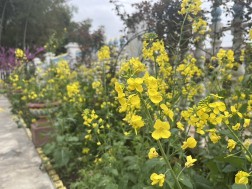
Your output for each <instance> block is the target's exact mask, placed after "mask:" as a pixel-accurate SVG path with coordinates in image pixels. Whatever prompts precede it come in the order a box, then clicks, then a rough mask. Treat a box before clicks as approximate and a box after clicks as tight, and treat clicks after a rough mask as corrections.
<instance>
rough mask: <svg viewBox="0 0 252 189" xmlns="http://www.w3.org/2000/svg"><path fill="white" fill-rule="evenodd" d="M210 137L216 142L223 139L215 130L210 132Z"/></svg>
mask: <svg viewBox="0 0 252 189" xmlns="http://www.w3.org/2000/svg"><path fill="white" fill-rule="evenodd" d="M209 137H210V140H211V141H212V142H213V143H214V144H215V143H217V142H219V140H220V139H221V136H219V135H217V134H216V133H215V132H210V133H209Z"/></svg>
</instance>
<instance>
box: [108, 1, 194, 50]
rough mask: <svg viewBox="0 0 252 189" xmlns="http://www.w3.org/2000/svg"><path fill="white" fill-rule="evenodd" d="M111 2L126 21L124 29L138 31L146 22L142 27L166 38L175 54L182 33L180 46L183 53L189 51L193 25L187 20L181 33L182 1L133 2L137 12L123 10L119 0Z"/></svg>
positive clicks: (167, 44) (169, 48) (167, 45)
mask: <svg viewBox="0 0 252 189" xmlns="http://www.w3.org/2000/svg"><path fill="white" fill-rule="evenodd" d="M110 2H111V3H113V4H114V6H115V11H116V13H117V15H118V16H119V17H120V18H121V20H122V21H123V22H124V25H125V29H124V31H126V32H129V31H133V32H134V31H135V32H136V29H137V27H138V26H139V24H140V23H144V24H143V28H141V29H142V30H145V31H146V32H155V33H156V34H157V35H158V38H159V39H163V40H164V43H165V46H166V47H167V50H168V51H169V53H170V54H174V51H175V50H176V49H177V42H178V41H179V38H180V37H181V35H182V36H183V37H182V41H181V43H180V47H179V48H180V50H181V51H182V54H183V52H185V51H187V47H188V45H189V42H190V40H189V39H190V37H192V32H191V25H190V24H189V22H188V20H186V21H185V22H184V26H183V27H184V30H183V32H182V33H181V24H182V21H183V16H181V15H179V14H178V11H179V10H180V5H181V1H179V0H159V1H157V2H155V3H154V4H153V3H151V1H142V2H140V3H136V4H132V6H133V7H135V9H136V12H134V13H132V14H129V13H127V12H126V11H123V10H122V7H123V5H121V4H120V3H119V1H118V0H110ZM138 30H139V28H138ZM136 37H137V36H136Z"/></svg>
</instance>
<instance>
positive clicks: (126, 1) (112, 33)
mask: <svg viewBox="0 0 252 189" xmlns="http://www.w3.org/2000/svg"><path fill="white" fill-rule="evenodd" d="M141 1H142V0H120V2H121V3H122V4H123V5H124V6H125V7H126V10H127V12H133V11H134V9H133V8H132V7H131V6H130V5H131V4H132V3H137V2H141ZM152 1H155V0H152ZM204 1H206V0H204ZM69 4H70V5H73V6H75V7H76V8H77V12H75V13H74V15H73V20H74V21H77V22H79V21H83V20H86V19H88V18H89V19H92V25H93V29H97V28H98V27H99V26H104V27H105V33H106V39H107V40H108V41H109V40H114V39H115V38H117V39H118V38H120V36H121V35H122V33H120V32H119V31H120V30H121V29H123V23H122V21H121V20H120V18H119V17H118V16H117V15H116V13H115V10H114V5H113V4H111V3H109V0H69ZM202 8H203V9H205V10H206V9H208V10H209V8H210V6H209V4H203V6H202ZM222 19H223V21H224V22H225V20H226V19H227V18H225V14H222ZM224 25H225V24H224ZM229 33H230V32H229ZM230 36H231V35H230V34H228V35H227V36H226V37H224V38H223V45H222V46H230V45H231V43H232V39H231V38H230Z"/></svg>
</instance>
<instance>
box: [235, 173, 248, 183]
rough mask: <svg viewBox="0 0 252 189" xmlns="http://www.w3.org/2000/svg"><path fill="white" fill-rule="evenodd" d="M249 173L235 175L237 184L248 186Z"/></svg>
mask: <svg viewBox="0 0 252 189" xmlns="http://www.w3.org/2000/svg"><path fill="white" fill-rule="evenodd" d="M249 176H250V175H249V173H247V172H245V171H239V172H238V173H237V174H236V175H235V184H248V177H249Z"/></svg>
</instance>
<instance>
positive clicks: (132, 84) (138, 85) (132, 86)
mask: <svg viewBox="0 0 252 189" xmlns="http://www.w3.org/2000/svg"><path fill="white" fill-rule="evenodd" d="M127 84H128V90H130V91H133V90H136V91H138V92H140V93H141V92H143V87H142V84H143V79H142V78H129V79H128V80H127Z"/></svg>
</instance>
